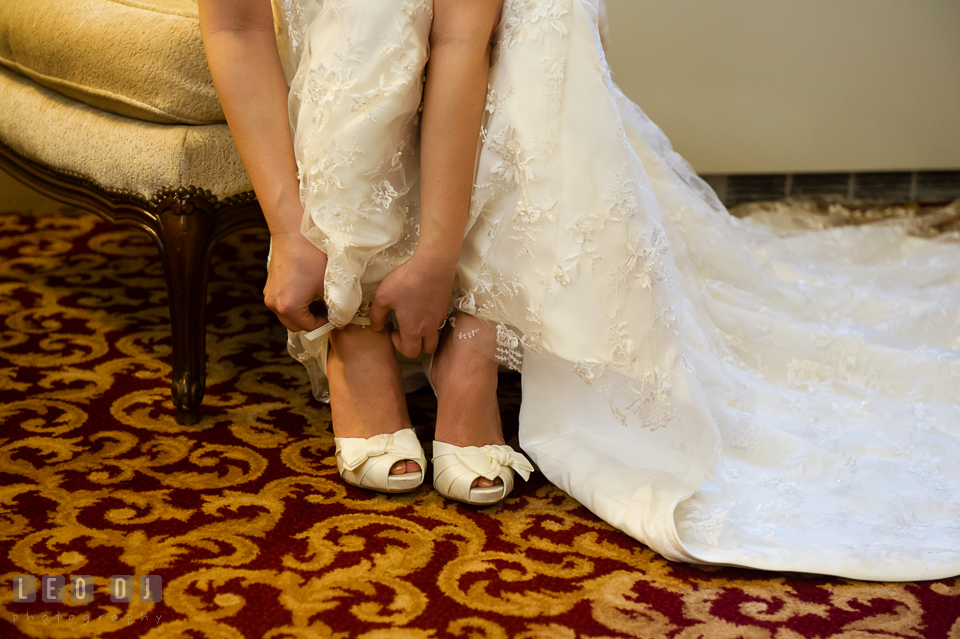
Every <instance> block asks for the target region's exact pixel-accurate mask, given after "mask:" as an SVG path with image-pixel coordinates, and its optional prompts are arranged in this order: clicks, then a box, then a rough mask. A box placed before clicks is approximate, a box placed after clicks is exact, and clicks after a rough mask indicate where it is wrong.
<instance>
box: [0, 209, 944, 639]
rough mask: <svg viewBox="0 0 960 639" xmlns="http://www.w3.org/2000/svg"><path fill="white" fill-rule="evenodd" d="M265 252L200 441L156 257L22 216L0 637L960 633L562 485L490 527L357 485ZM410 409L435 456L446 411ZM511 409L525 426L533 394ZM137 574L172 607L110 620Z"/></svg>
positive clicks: (1, 287)
mask: <svg viewBox="0 0 960 639" xmlns="http://www.w3.org/2000/svg"><path fill="white" fill-rule="evenodd" d="M265 252H266V235H265V233H262V232H248V233H243V234H240V235H236V236H234V237H232V238H229V239H228V240H227V241H226V242H225V243H224V244H223V245H222V246H221V247H220V248H218V250H217V253H216V256H215V259H214V264H213V271H212V276H211V284H210V289H211V301H210V306H209V317H208V320H209V329H208V333H207V348H208V353H209V364H208V367H207V379H208V389H207V395H206V399H205V401H204V407H203V414H204V418H203V420H202V421H201V423H200V424H199V425H198V426H189V427H188V426H178V425H177V424H176V423H175V422H174V420H173V417H172V414H173V410H172V404H171V400H170V392H169V384H170V381H169V380H170V343H171V342H170V333H169V328H168V321H169V317H168V313H167V310H166V292H165V289H164V284H163V277H162V273H161V270H160V264H159V261H158V260H157V256H156V250H155V249H154V247H153V245H152V244H151V243H150V241H149V240H148V238H147V237H146V236H145V235H143V234H141V233H139V232H136V231H132V230H122V229H116V228H114V227H111V226H109V225H107V224H105V223H103V222H100V221H99V220H98V219H97V218H96V217H94V216H92V215H69V216H68V215H61V216H36V217H34V216H28V215H10V214H7V215H2V216H0V257H2V261H0V321H2V327H0V422H2V427H0V562H2V565H0V574H2V580H3V584H2V590H0V593H2V595H0V596H2V598H0V637H11V636H27V637H120V638H125V637H149V638H151V639H160V638H170V639H174V638H177V639H179V638H182V637H209V638H218V639H219V638H231V639H232V638H246V637H270V638H280V637H291V638H308V637H344V638H346V637H364V638H367V639H388V638H411V639H419V638H424V639H425V638H444V637H451V638H457V639H468V638H469V639H507V638H526V639H541V638H542V639H572V638H574V637H598V638H599V637H672V638H678V639H680V638H683V639H686V638H694V637H710V638H726V637H731V638H732V637H749V638H763V639H766V638H770V639H793V638H797V637H844V638H850V639H853V638H861V637H870V638H876V637H905V638H926V637H944V638H947V637H952V638H954V639H956V638H960V620H958V619H960V580H944V581H939V582H929V583H918V584H876V583H863V582H854V581H848V580H844V579H835V578H827V577H818V576H805V575H796V574H777V573H763V572H757V571H749V570H738V569H731V568H716V567H714V568H705V567H697V566H690V565H685V564H678V563H672V562H668V561H665V560H663V559H662V558H660V557H659V556H657V555H656V554H654V553H652V552H651V551H650V550H648V549H647V548H645V547H644V546H642V545H640V544H638V543H636V542H635V541H633V540H632V539H630V538H628V537H626V536H625V535H623V534H621V533H620V532H618V531H617V530H614V529H612V528H611V527H609V526H607V525H606V524H604V523H603V522H601V521H599V520H598V519H597V518H596V517H594V516H593V515H592V514H591V513H590V512H589V511H587V510H586V509H584V508H582V507H581V506H579V505H578V504H577V503H576V502H574V501H573V500H571V499H570V498H569V497H567V496H566V495H565V494H564V493H562V492H560V491H559V490H557V489H556V488H553V487H552V486H550V485H549V484H547V483H546V482H545V481H544V479H543V477H542V476H540V475H535V477H534V478H533V480H532V481H531V482H529V483H527V484H523V483H521V484H520V485H519V488H518V490H517V491H516V492H515V494H514V496H513V497H511V498H510V499H509V500H508V501H507V502H506V503H505V504H503V505H501V506H499V507H494V508H489V509H485V510H478V509H474V508H470V507H468V506H463V505H458V504H454V503H452V502H448V501H445V500H443V499H442V498H440V497H439V496H438V495H437V494H436V493H435V492H434V491H433V490H431V489H430V488H429V487H425V488H422V489H421V490H419V491H417V492H414V493H412V494H410V495H406V496H391V497H386V496H381V495H376V494H373V493H368V492H365V491H362V490H358V489H355V488H351V487H348V486H346V485H344V484H343V483H342V482H341V481H340V480H339V478H338V476H337V473H336V467H335V465H334V462H333V436H332V433H331V429H330V413H329V410H328V409H327V408H326V407H325V406H324V405H322V404H320V403H318V402H316V401H315V400H314V399H312V397H311V396H310V394H309V385H308V379H307V376H306V373H305V371H304V370H303V369H302V368H301V367H300V365H299V364H297V363H296V362H294V361H292V360H291V359H290V358H289V357H288V356H287V354H286V352H285V350H284V339H285V334H284V331H283V329H282V328H281V327H280V325H279V323H278V322H277V321H276V320H275V319H274V318H272V316H271V315H270V314H269V312H268V311H267V310H266V308H264V306H263V304H262V300H261V296H260V290H261V288H262V285H263V281H264V277H265V271H264V258H265ZM410 401H411V406H412V413H413V419H414V423H415V424H416V425H417V426H418V429H419V431H420V434H421V435H422V437H423V438H424V439H427V440H429V438H430V425H431V420H432V419H433V410H434V408H435V404H434V403H433V400H432V398H431V397H430V396H429V394H425V393H421V394H416V395H414V396H412V397H411V400H410ZM502 404H503V414H504V418H505V422H506V423H507V424H508V427H512V428H513V429H514V430H515V428H516V415H517V411H518V405H519V384H518V381H517V379H516V378H514V377H504V378H503V379H502ZM510 425H512V426H510ZM15 574H28V575H35V576H37V577H38V578H39V577H40V576H41V575H46V574H53V575H76V574H86V575H94V576H95V579H99V582H98V585H97V591H96V595H95V598H94V601H93V602H92V603H88V604H72V603H63V604H44V603H39V602H38V603H33V604H14V603H13V602H12V594H11V579H12V576H13V575H15ZM116 574H126V575H147V574H155V575H160V576H162V577H163V581H164V593H163V597H164V599H163V601H162V602H161V603H157V604H140V603H133V604H111V603H110V600H109V597H108V596H107V594H106V578H107V577H108V576H110V575H116ZM58 614H59V617H57V615H58ZM14 615H18V616H19V619H18V621H17V624H16V626H14V625H13V624H12V623H11V620H12V619H13V617H14ZM27 615H30V616H32V618H30V619H27ZM43 615H48V616H47V618H46V619H45V620H44V619H43V618H42V617H43ZM69 615H73V618H72V620H71V619H70V618H69ZM85 615H87V616H89V618H90V621H89V622H86V623H85V622H84V616H85ZM100 615H103V616H102V617H99V618H98V616H100ZM128 615H129V616H130V619H131V620H128V618H127V616H128ZM114 616H116V617H114ZM114 618H116V620H114Z"/></svg>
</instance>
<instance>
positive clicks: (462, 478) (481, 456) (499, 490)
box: [433, 441, 533, 506]
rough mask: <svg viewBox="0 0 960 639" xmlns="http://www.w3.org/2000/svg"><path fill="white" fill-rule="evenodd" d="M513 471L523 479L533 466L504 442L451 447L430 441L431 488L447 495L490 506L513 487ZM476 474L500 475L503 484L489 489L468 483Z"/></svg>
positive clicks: (484, 475)
mask: <svg viewBox="0 0 960 639" xmlns="http://www.w3.org/2000/svg"><path fill="white" fill-rule="evenodd" d="M514 471H516V472H517V473H519V474H520V476H521V477H523V478H524V479H525V480H526V479H529V478H530V473H532V472H533V465H531V464H530V461H529V460H528V459H527V458H526V457H524V456H523V455H522V454H520V453H518V452H517V451H515V450H513V448H511V447H510V446H506V445H491V446H462V447H461V446H454V445H453V444H446V443H444V442H438V441H434V442H433V487H434V488H436V489H437V492H438V493H440V494H441V495H443V496H444V497H446V498H447V499H453V500H456V501H461V502H463V503H465V504H472V505H474V506H492V505H493V504H496V503H499V502H501V501H503V500H504V499H505V498H506V496H507V495H509V494H510V492H511V491H512V490H513V474H514ZM479 477H485V478H487V479H489V480H495V479H497V478H500V481H501V482H502V483H500V484H494V485H493V486H490V487H489V488H481V487H479V486H477V487H474V488H471V487H470V484H472V483H473V482H474V480H475V479H477V478H479Z"/></svg>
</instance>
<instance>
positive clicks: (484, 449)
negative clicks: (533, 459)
mask: <svg viewBox="0 0 960 639" xmlns="http://www.w3.org/2000/svg"><path fill="white" fill-rule="evenodd" d="M454 455H456V456H457V459H459V460H460V462H461V463H462V464H463V465H464V466H466V467H467V468H469V469H470V471H471V472H473V473H476V474H477V475H480V476H481V477H485V478H487V479H489V480H491V481H492V480H494V479H496V478H497V476H498V475H499V474H500V469H501V468H503V467H504V466H506V467H508V468H512V469H513V470H514V471H516V472H517V473H518V474H519V475H520V476H521V477H523V478H524V480H527V479H530V473H532V472H533V466H532V465H531V464H530V462H529V461H528V460H527V458H526V457H524V456H523V455H521V454H520V453H518V452H517V451H515V450H513V449H512V448H510V447H509V446H465V447H463V448H456V449H455V450H454Z"/></svg>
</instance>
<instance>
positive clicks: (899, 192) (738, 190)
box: [704, 171, 960, 206]
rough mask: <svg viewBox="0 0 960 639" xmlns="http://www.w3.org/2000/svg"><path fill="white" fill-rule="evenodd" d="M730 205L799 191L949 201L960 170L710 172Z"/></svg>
mask: <svg viewBox="0 0 960 639" xmlns="http://www.w3.org/2000/svg"><path fill="white" fill-rule="evenodd" d="M704 179H706V181H707V182H708V183H709V184H710V186H712V187H713V189H714V190H715V191H716V192H717V196H718V197H719V198H720V201H721V202H723V203H724V204H725V205H726V206H736V205H738V204H745V203H747V202H760V201H764V200H777V199H780V198H784V197H791V196H797V195H842V196H844V197H846V198H849V199H853V200H862V201H865V202H903V203H906V202H948V201H951V200H955V199H957V198H960V171H886V172H875V173H776V174H761V175H706V176H704Z"/></svg>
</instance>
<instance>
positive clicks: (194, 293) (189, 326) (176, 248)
mask: <svg viewBox="0 0 960 639" xmlns="http://www.w3.org/2000/svg"><path fill="white" fill-rule="evenodd" d="M153 203H154V204H155V206H156V212H157V219H158V220H159V227H160V228H159V232H158V234H157V243H158V247H159V249H160V257H161V259H162V260H163V269H164V275H165V276H166V279H167V293H168V296H169V304H170V324H171V330H172V333H173V380H172V384H171V391H172V393H173V404H174V407H175V408H176V420H177V423H178V424H183V425H191V424H196V423H197V422H198V421H199V420H200V404H201V402H202V401H203V395H204V391H205V389H206V377H207V372H206V362H207V356H206V328H207V322H206V308H207V278H208V276H209V267H210V256H211V254H212V252H213V248H214V247H215V246H216V244H217V242H219V241H220V239H221V238H222V237H224V236H226V235H229V234H230V233H232V232H234V231H238V230H241V229H244V228H251V227H256V226H261V227H262V226H265V222H264V219H263V213H262V212H261V210H260V206H259V204H258V203H257V201H256V198H255V196H254V195H253V194H252V193H244V194H241V195H240V196H236V197H233V198H228V199H226V200H224V201H223V202H218V201H217V199H216V198H215V197H212V196H211V195H210V193H209V192H208V191H202V190H198V189H195V188H193V187H190V188H186V189H183V188H181V189H177V190H172V189H170V190H164V191H160V192H159V193H157V194H156V195H155V196H154V197H153Z"/></svg>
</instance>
